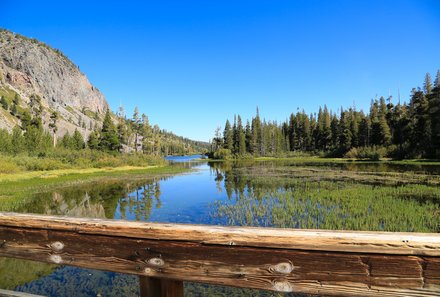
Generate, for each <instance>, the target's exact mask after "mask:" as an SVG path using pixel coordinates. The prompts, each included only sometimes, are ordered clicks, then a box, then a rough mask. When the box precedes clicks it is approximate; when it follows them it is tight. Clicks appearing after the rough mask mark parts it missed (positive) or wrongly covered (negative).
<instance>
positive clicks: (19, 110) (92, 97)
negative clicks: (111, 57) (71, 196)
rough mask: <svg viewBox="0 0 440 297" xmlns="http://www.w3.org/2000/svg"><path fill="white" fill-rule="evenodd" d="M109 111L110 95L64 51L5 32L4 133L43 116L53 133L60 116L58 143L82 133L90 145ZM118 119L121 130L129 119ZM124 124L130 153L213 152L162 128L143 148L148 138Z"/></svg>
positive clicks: (0, 73)
mask: <svg viewBox="0 0 440 297" xmlns="http://www.w3.org/2000/svg"><path fill="white" fill-rule="evenodd" d="M108 108H109V104H108V103H107V101H106V100H105V98H104V95H103V94H102V93H101V92H100V91H99V90H98V89H97V88H96V87H94V86H93V85H92V84H91V83H90V82H89V80H88V79H87V77H86V76H85V75H84V74H83V73H82V72H81V71H80V70H79V68H78V67H77V66H76V65H75V64H74V63H73V62H72V61H70V60H69V59H68V58H67V57H66V56H65V55H64V54H63V53H62V52H61V51H59V50H57V49H54V48H51V47H50V46H48V45H47V44H45V43H42V42H40V41H38V40H36V39H30V38H27V37H24V36H22V35H20V34H16V33H13V32H10V31H8V30H3V29H0V129H7V130H8V131H12V129H13V127H14V126H16V125H21V126H22V121H24V120H25V119H26V118H29V117H34V116H36V113H38V118H40V117H41V119H42V123H43V127H44V128H45V129H46V130H50V129H49V124H50V123H51V118H50V117H51V115H52V113H53V112H55V111H56V112H57V113H58V120H57V128H58V130H57V132H56V133H57V137H58V138H60V137H62V136H64V135H65V134H66V133H70V134H73V132H74V131H75V129H77V130H78V131H79V132H80V133H81V135H82V136H83V138H84V139H85V140H86V139H87V138H88V136H89V135H90V133H91V132H92V131H94V130H98V131H99V129H100V128H101V127H102V122H103V119H104V116H105V113H106V112H107V109H108ZM112 116H113V120H114V122H115V124H117V123H120V122H121V119H122V118H125V116H124V117H122V118H121V117H119V118H118V117H117V116H116V115H115V114H112ZM145 117H146V116H145ZM146 118H148V117H146ZM147 121H148V120H147ZM123 122H124V123H125V127H126V130H127V131H126V134H125V138H126V139H125V142H124V143H122V151H124V152H131V151H143V148H142V146H143V145H150V146H154V147H155V153H159V152H160V153H161V154H185V153H191V152H201V151H204V150H206V149H208V148H209V144H208V143H204V142H198V141H192V140H190V139H186V138H183V137H179V136H176V135H174V134H173V133H171V132H167V131H163V130H161V129H160V128H159V127H158V126H157V125H155V127H154V129H151V130H152V132H153V133H150V139H145V141H143V142H142V137H138V135H137V134H136V133H133V131H132V130H133V129H134V126H138V123H133V121H131V120H127V119H124V121H123ZM123 130H124V129H123ZM139 146H140V147H139Z"/></svg>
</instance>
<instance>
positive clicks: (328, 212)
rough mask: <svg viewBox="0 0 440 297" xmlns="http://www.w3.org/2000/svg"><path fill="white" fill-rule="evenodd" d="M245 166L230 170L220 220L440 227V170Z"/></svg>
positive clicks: (218, 208) (216, 213)
mask: <svg viewBox="0 0 440 297" xmlns="http://www.w3.org/2000/svg"><path fill="white" fill-rule="evenodd" d="M272 165H273V166H271V165H270V164H264V166H261V165H255V164H253V165H251V166H242V167H238V168H234V169H233V170H232V169H227V170H226V171H225V173H224V174H225V177H224V180H225V187H226V191H227V192H228V196H229V198H230V199H229V201H226V202H222V201H217V202H215V203H214V204H213V206H212V207H213V209H212V212H211V213H212V217H213V219H214V220H217V222H218V223H221V224H225V225H240V226H270V227H280V228H304V229H338V230H371V231H401V232H404V231H405V232H406V231H408V232H439V231H440V187H439V185H440V176H439V175H438V174H429V173H424V172H421V171H418V170H415V171H412V172H411V171H410V172H405V171H402V172H398V171H391V172H387V171H374V170H373V169H372V168H370V169H369V170H367V169H368V168H363V170H359V168H347V167H331V166H328V167H327V166H296V165H295V166H282V165H274V164H272Z"/></svg>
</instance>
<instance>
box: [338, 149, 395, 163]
mask: <svg viewBox="0 0 440 297" xmlns="http://www.w3.org/2000/svg"><path fill="white" fill-rule="evenodd" d="M385 156H387V149H386V148H385V147H383V146H368V147H358V148H356V147H354V148H352V149H350V150H349V151H348V152H347V153H345V155H344V158H350V159H364V160H365V159H366V160H372V161H379V160H380V159H382V158H383V157H385Z"/></svg>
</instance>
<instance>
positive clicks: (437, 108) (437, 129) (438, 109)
mask: <svg viewBox="0 0 440 297" xmlns="http://www.w3.org/2000/svg"><path fill="white" fill-rule="evenodd" d="M437 75H438V76H439V73H437ZM426 97H427V99H428V114H429V119H430V124H431V135H430V136H431V141H432V147H431V151H430V152H429V155H430V156H431V157H434V158H439V159H440V86H439V85H438V83H436V87H435V88H434V89H433V90H432V92H431V93H430V94H428V95H427V96H426Z"/></svg>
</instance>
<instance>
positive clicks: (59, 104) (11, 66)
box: [0, 30, 109, 136]
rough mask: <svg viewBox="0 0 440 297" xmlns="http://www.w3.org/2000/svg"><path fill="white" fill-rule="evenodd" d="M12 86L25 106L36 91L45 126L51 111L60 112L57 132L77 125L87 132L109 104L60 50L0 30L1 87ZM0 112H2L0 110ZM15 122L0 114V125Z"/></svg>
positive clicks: (71, 131) (94, 125) (9, 127)
mask: <svg viewBox="0 0 440 297" xmlns="http://www.w3.org/2000/svg"><path fill="white" fill-rule="evenodd" d="M2 89H3V90H12V91H14V92H16V93H18V94H19V95H20V96H21V98H22V103H21V105H22V106H23V107H24V108H26V105H27V104H28V103H29V97H30V96H31V95H33V94H36V95H39V96H40V97H41V99H42V105H43V107H44V113H43V122H44V124H45V126H46V127H47V126H48V123H49V116H50V114H51V113H52V111H58V112H59V114H60V115H61V117H60V120H59V122H58V127H59V129H58V135H59V136H61V135H64V134H65V133H66V132H70V133H73V131H74V130H75V129H79V130H80V131H81V132H82V134H83V135H84V136H87V135H88V134H89V133H90V131H91V128H93V127H96V126H99V125H100V123H101V119H102V118H103V116H104V114H105V112H106V110H107V108H109V105H108V103H107V101H106V99H105V98H104V96H103V94H102V93H101V92H100V91H99V90H98V89H97V88H96V87H94V86H92V85H91V84H90V82H89V80H88V79H87V77H86V76H85V75H84V74H83V73H82V72H81V71H80V70H79V68H78V67H77V66H76V65H75V64H73V62H72V61H70V60H69V59H68V58H67V57H66V56H65V55H64V54H63V53H61V52H60V51H59V50H55V49H53V48H51V47H49V46H48V45H46V44H44V43H42V42H39V41H37V40H35V39H29V38H26V37H24V36H21V35H19V34H14V33H12V32H9V31H6V30H1V31H0V91H1V90H2ZM0 116H1V114H0ZM15 124H16V122H14V121H11V120H8V118H7V117H2V121H0V128H7V129H8V130H10V129H11V127H12V126H14V125H15Z"/></svg>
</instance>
